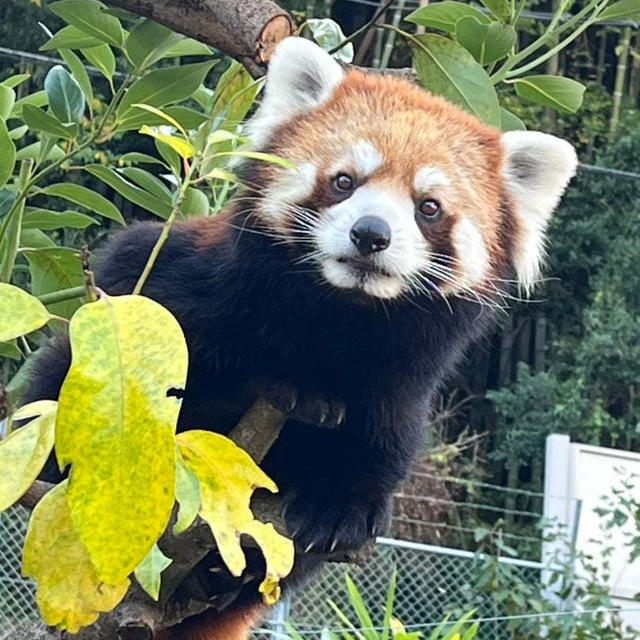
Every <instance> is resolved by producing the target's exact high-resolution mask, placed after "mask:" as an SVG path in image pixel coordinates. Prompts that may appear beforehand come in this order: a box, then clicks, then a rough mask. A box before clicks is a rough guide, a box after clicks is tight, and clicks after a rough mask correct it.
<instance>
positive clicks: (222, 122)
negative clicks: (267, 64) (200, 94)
mask: <svg viewBox="0 0 640 640" xmlns="http://www.w3.org/2000/svg"><path fill="white" fill-rule="evenodd" d="M259 91H260V84H259V83H257V82H256V81H255V80H254V79H253V78H252V77H251V75H250V74H249V72H248V71H247V70H246V69H245V68H244V66H243V65H241V64H240V63H239V62H236V61H234V62H232V63H231V65H230V66H229V68H228V69H227V70H226V71H225V72H224V73H223V74H222V76H220V80H218V84H217V85H216V90H215V91H214V92H213V95H212V96H211V104H210V105H208V106H207V110H209V109H211V115H212V117H213V118H214V119H218V120H219V122H218V126H217V128H218V129H227V130H235V129H236V128H237V125H238V123H239V122H242V121H243V120H244V119H245V117H246V115H247V113H248V111H249V109H250V108H251V105H252V104H253V101H254V100H255V98H256V96H257V95H258V92H259ZM211 107H212V108H211Z"/></svg>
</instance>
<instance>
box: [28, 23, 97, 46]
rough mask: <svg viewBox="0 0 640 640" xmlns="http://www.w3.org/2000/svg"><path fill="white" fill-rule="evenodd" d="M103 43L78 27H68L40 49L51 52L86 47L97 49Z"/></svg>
mask: <svg viewBox="0 0 640 640" xmlns="http://www.w3.org/2000/svg"><path fill="white" fill-rule="evenodd" d="M101 42H102V40H99V39H98V38H94V37H93V36H88V35H87V34H86V33H85V32H84V31H80V29H78V28H77V27H74V26H73V25H68V26H66V27H63V28H62V29H60V31H58V32H56V33H55V34H54V35H53V36H52V37H51V38H49V40H47V41H46V42H45V43H44V44H43V45H42V46H41V47H40V51H51V50H53V49H84V48H85V47H95V46H97V45H99V44H100V43H101Z"/></svg>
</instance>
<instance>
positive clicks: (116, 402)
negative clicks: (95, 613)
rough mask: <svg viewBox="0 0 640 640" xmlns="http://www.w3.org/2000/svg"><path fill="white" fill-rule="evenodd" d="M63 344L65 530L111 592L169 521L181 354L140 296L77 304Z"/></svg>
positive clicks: (179, 344) (160, 317)
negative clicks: (67, 473)
mask: <svg viewBox="0 0 640 640" xmlns="http://www.w3.org/2000/svg"><path fill="white" fill-rule="evenodd" d="M70 337H71V350H72V363H71V368H70V369H69V372H68V374H67V377H66V378H65V381H64V384H63V386H62V390H61V392H60V400H59V409H58V420H57V424H56V453H57V456H58V460H59V462H60V464H61V465H66V464H69V463H70V464H71V466H72V467H71V468H72V471H71V478H72V482H71V484H70V486H69V495H68V500H69V506H70V509H71V514H72V519H73V524H74V526H75V528H76V530H77V531H78V534H79V536H80V538H81V540H82V542H83V543H84V545H85V546H86V548H87V550H88V551H89V555H90V556H91V560H92V562H93V565H94V566H95V568H96V571H97V574H98V576H99V577H100V578H101V579H103V580H105V581H106V582H107V583H109V584H119V583H120V582H121V581H123V580H124V579H125V578H126V576H127V575H129V573H131V572H132V571H133V570H134V569H135V568H136V567H137V566H138V565H139V564H140V562H142V560H143V559H144V558H145V556H146V555H147V554H148V553H149V551H150V550H151V547H152V546H153V545H154V543H155V542H156V541H157V540H158V538H159V537H160V535H161V534H162V532H163V531H164V529H165V528H166V525H167V522H168V520H169V516H170V515H171V509H172V507H173V503H174V496H175V482H176V481H175V467H176V463H175V443H174V433H175V426H176V422H177V419H178V413H179V410H180V401H179V400H178V399H177V398H176V397H175V396H173V395H170V394H168V391H169V390H170V389H176V388H177V389H183V388H184V386H185V383H186V374H187V346H186V343H185V340H184V336H183V334H182V330H181V329H180V326H179V325H178V323H177V321H176V320H175V318H174V317H173V316H172V315H171V314H170V313H169V312H168V311H167V310H166V309H165V308H164V307H162V306H161V305H159V304H158V303H156V302H154V301H152V300H150V299H148V298H144V297H142V296H120V297H107V296H105V297H103V298H101V299H100V300H99V301H98V302H95V303H92V304H88V305H84V306H83V307H81V308H80V309H79V310H78V311H77V312H76V314H75V315H74V316H73V318H72V319H71V325H70ZM142 425H143V426H144V428H141V426H142ZM96 522H99V523H100V526H99V527H96Z"/></svg>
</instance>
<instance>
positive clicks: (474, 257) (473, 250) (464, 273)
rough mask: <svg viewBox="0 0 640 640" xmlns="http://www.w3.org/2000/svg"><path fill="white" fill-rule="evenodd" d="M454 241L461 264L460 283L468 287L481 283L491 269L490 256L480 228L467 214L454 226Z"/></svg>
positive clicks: (459, 271)
mask: <svg viewBox="0 0 640 640" xmlns="http://www.w3.org/2000/svg"><path fill="white" fill-rule="evenodd" d="M452 242H453V247H454V250H455V254H456V257H457V261H458V264H459V265H460V266H459V268H458V269H457V272H458V278H457V280H459V282H460V285H461V286H462V287H465V288H466V287H473V286H474V285H478V284H481V283H482V282H483V280H484V279H485V277H486V275H487V271H488V270H489V261H490V258H489V252H488V251H487V246H486V244H485V241H484V238H483V237H482V233H481V232H480V229H478V227H477V226H476V225H475V224H474V223H473V222H472V221H471V220H470V219H469V218H468V217H466V216H465V217H463V218H462V219H461V220H460V221H458V222H457V223H456V224H455V226H454V227H453V231H452ZM453 288H454V289H455V288H456V287H455V285H453Z"/></svg>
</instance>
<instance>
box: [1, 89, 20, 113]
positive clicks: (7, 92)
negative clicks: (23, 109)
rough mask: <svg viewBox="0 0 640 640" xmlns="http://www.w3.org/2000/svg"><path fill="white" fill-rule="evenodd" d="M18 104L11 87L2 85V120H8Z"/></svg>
mask: <svg viewBox="0 0 640 640" xmlns="http://www.w3.org/2000/svg"><path fill="white" fill-rule="evenodd" d="M15 102H16V93H15V91H14V90H13V89H11V88H10V87H7V86H6V85H3V84H0V120H6V119H7V118H8V117H9V116H10V115H11V111H12V110H13V105H14V104H15Z"/></svg>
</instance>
